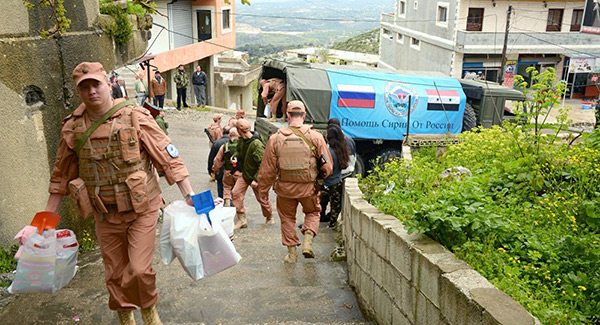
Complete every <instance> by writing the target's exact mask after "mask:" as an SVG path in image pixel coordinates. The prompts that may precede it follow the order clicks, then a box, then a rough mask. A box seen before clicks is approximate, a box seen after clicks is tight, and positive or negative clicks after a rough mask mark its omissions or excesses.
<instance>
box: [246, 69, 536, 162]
mask: <svg viewBox="0 0 600 325" xmlns="http://www.w3.org/2000/svg"><path fill="white" fill-rule="evenodd" d="M260 78H261V79H270V78H280V79H282V80H284V81H285V82H286V97H287V98H286V100H287V101H291V100H301V101H303V102H304V104H305V105H306V123H308V124H312V125H313V127H314V128H316V129H319V130H322V131H324V130H325V129H326V127H327V121H328V120H329V119H330V118H334V117H335V118H338V119H339V121H340V124H341V126H342V130H343V131H344V133H346V134H347V135H349V136H350V137H352V138H353V139H354V141H355V142H356V149H357V154H358V155H357V162H356V166H355V172H356V173H361V174H364V173H365V171H366V170H367V169H368V168H370V167H371V166H370V164H371V161H372V160H373V159H375V158H377V157H381V158H380V159H381V160H382V161H386V160H388V159H391V158H394V157H400V156H401V154H402V149H401V148H402V144H403V142H404V143H408V144H409V145H412V146H417V145H424V144H429V145H431V144H444V143H448V142H457V139H456V134H458V133H460V132H463V131H466V130H470V129H471V128H473V127H475V126H478V125H482V126H484V127H491V126H492V125H497V124H501V123H502V121H503V120H504V119H505V118H510V116H509V115H510V113H509V112H508V111H507V112H506V113H505V108H506V107H507V106H506V105H507V104H508V105H509V106H510V101H522V100H525V96H524V95H523V94H522V93H521V92H519V91H517V90H513V89H508V88H506V87H502V86H499V85H497V84H493V83H489V82H485V81H474V80H462V79H461V80H458V79H455V78H451V77H447V76H444V75H442V74H440V73H437V72H416V71H401V72H399V71H392V70H386V69H380V68H371V67H359V66H332V65H323V64H309V63H304V62H287V61H279V60H267V61H265V62H264V63H263V66H262V71H261V75H260ZM259 87H260V86H259ZM261 91H262V89H259V91H258V94H259V95H258V97H259V98H258V105H257V116H256V123H255V130H256V131H257V132H258V133H259V134H260V135H261V138H262V139H263V140H264V141H266V140H267V139H268V138H269V136H270V135H271V134H272V133H274V132H276V131H277V129H279V128H280V127H284V126H287V123H285V122H281V121H280V120H279V119H278V120H277V121H276V122H268V121H267V119H266V115H265V113H266V111H265V105H264V104H263V100H262V98H260V93H261ZM282 105H283V103H281V104H280V105H279V107H278V108H277V116H278V117H281V116H282V113H281V112H282V110H281V108H282ZM267 111H268V109H267ZM512 118H514V115H513V116H512Z"/></svg>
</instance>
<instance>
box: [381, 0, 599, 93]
mask: <svg viewBox="0 0 600 325" xmlns="http://www.w3.org/2000/svg"><path fill="white" fill-rule="evenodd" d="M395 3H396V5H395V12H394V13H391V14H390V13H386V14H382V16H381V47H380V61H379V63H380V66H383V67H391V68H395V69H401V70H435V71H439V72H442V73H444V74H447V75H449V76H453V77H456V78H461V77H464V76H465V75H467V74H469V73H471V74H472V73H475V74H477V75H479V76H480V78H485V79H487V80H493V81H497V80H499V79H503V80H505V85H507V86H509V87H510V86H512V83H511V82H512V77H513V76H514V74H515V73H516V74H520V75H523V76H524V77H525V78H526V79H527V78H528V76H527V73H526V71H525V70H526V69H527V68H528V67H530V66H533V67H536V68H537V69H538V70H544V69H546V68H548V67H553V68H555V69H556V71H557V75H558V77H559V78H561V79H564V80H568V81H569V83H571V84H573V85H574V86H575V87H574V89H573V93H577V92H583V89H577V88H576V87H577V86H578V85H581V84H585V83H586V82H587V79H589V78H590V75H591V73H593V72H594V69H595V63H596V58H598V57H600V35H597V34H588V33H581V32H580V31H581V23H582V20H583V15H584V8H585V4H586V3H585V0H570V1H564V0H562V1H556V0H546V1H542V0H539V1H538V0H529V1H516V0H512V1H506V0H491V1H490V0H445V1H425V0H396V2H395ZM509 7H510V14H508V12H509ZM508 16H510V24H509V34H508V39H507V51H506V59H507V61H506V64H505V66H504V67H501V65H502V48H503V43H504V35H505V29H506V25H507V24H506V23H507V17H508ZM576 62H577V63H576ZM598 63H599V64H598V69H600V62H598ZM569 67H570V68H569ZM588 68H589V71H588V72H585V73H584V71H585V70H586V69H588ZM575 95H576V94H575ZM575 97H577V96H575Z"/></svg>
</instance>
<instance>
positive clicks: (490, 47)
mask: <svg viewBox="0 0 600 325" xmlns="http://www.w3.org/2000/svg"><path fill="white" fill-rule="evenodd" d="M573 35H574V34H573V33H560V32H556V33H552V34H548V33H516V32H511V33H510V34H509V35H508V50H509V51H518V52H519V53H564V52H569V50H568V48H570V47H572V48H573V51H571V52H578V51H582V52H590V51H591V52H597V51H599V50H600V44H598V38H597V35H592V34H582V33H578V34H577V37H573ZM503 42H504V33H503V32H502V33H482V32H469V31H464V30H462V31H458V34H457V38H456V45H457V48H458V50H459V51H461V52H464V53H473V54H475V53H482V54H483V53H497V54H499V53H502V44H503ZM553 44H557V45H560V46H554V45H553ZM594 44H595V45H596V47H595V48H594V49H583V48H584V47H585V46H591V45H594ZM561 46H562V47H561ZM565 48H567V49H565Z"/></svg>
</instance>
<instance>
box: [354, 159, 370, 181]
mask: <svg viewBox="0 0 600 325" xmlns="http://www.w3.org/2000/svg"><path fill="white" fill-rule="evenodd" d="M366 173H367V169H366V168H365V162H364V160H363V159H362V157H361V156H359V155H356V163H354V175H353V176H355V175H360V176H362V177H365V176H366Z"/></svg>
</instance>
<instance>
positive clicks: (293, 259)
mask: <svg viewBox="0 0 600 325" xmlns="http://www.w3.org/2000/svg"><path fill="white" fill-rule="evenodd" d="M287 248H288V253H287V255H286V256H285V258H284V259H283V261H284V262H286V263H297V262H298V251H296V246H288V247H287Z"/></svg>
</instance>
